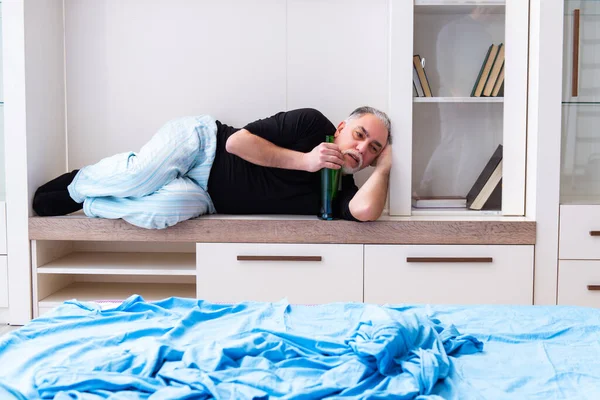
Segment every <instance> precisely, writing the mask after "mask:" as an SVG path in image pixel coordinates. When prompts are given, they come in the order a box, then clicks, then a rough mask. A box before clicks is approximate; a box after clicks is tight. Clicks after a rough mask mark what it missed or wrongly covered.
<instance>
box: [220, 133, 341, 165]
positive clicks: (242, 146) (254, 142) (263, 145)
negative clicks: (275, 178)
mask: <svg viewBox="0 0 600 400" xmlns="http://www.w3.org/2000/svg"><path fill="white" fill-rule="evenodd" d="M225 149H226V150H227V152H229V153H231V154H235V155H236V156H238V157H240V158H242V159H244V160H246V161H248V162H251V163H253V164H256V165H260V166H263V167H271V168H284V169H295V170H300V171H307V172H316V171H318V170H320V169H322V168H335V169H339V168H341V166H342V165H343V163H344V158H343V156H342V153H341V152H340V150H339V148H338V146H337V145H336V144H334V143H321V144H319V145H318V146H317V147H315V148H314V149H312V150H311V151H310V152H309V153H302V152H300V151H294V150H290V149H286V148H283V147H279V146H277V145H275V144H273V143H271V142H269V141H268V140H266V139H263V138H262V137H260V136H257V135H254V134H252V132H250V131H247V130H246V129H241V130H239V131H237V132H236V133H234V134H233V135H231V136H230V137H229V139H227V143H226V144H225Z"/></svg>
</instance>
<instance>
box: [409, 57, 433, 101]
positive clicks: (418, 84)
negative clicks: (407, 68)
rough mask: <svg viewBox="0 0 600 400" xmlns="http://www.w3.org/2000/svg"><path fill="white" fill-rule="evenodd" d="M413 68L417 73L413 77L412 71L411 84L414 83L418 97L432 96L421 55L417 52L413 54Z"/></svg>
mask: <svg viewBox="0 0 600 400" xmlns="http://www.w3.org/2000/svg"><path fill="white" fill-rule="evenodd" d="M413 70H414V71H415V72H416V75H417V76H416V79H415V74H414V72H413V85H415V88H416V90H417V94H418V95H419V97H432V94H431V88H430V87H429V80H428V79H427V74H426V73H425V68H424V67H423V64H422V61H421V56H420V55H418V54H415V55H414V56H413ZM421 92H422V95H421Z"/></svg>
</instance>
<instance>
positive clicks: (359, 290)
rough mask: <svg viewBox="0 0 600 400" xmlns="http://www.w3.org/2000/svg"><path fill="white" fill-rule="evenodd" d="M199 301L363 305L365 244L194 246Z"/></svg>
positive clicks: (225, 244)
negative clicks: (348, 303)
mask: <svg viewBox="0 0 600 400" xmlns="http://www.w3.org/2000/svg"><path fill="white" fill-rule="evenodd" d="M196 248H197V251H196V254H197V259H198V278H197V279H198V281H197V287H198V298H202V299H206V300H209V301H217V302H238V301H245V300H254V301H279V300H281V299H283V298H287V299H288V301H289V302H290V303H300V304H318V303H328V302H336V301H344V302H346V301H356V302H360V301H362V295H363V245H360V244H356V245H354V244H352V245H340V244H252V243H198V245H197V247H196Z"/></svg>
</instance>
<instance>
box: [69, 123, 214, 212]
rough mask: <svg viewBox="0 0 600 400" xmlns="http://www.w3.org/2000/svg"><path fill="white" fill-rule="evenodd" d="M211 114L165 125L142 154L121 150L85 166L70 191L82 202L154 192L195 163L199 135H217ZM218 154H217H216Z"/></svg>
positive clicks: (70, 186) (198, 146) (141, 151)
mask: <svg viewBox="0 0 600 400" xmlns="http://www.w3.org/2000/svg"><path fill="white" fill-rule="evenodd" d="M216 130H217V127H216V123H215V121H214V119H212V118H211V117H209V116H201V117H185V118H180V119H177V120H173V121H170V122H168V123H167V124H165V125H164V126H163V127H162V128H161V129H160V130H159V131H158V132H157V133H156V134H155V135H154V136H153V137H152V139H150V141H149V142H148V143H147V144H146V145H144V146H143V147H142V148H141V150H140V152H139V153H137V154H136V153H133V152H129V153H121V154H117V155H115V156H112V157H108V158H105V159H103V160H101V161H100V162H98V163H96V164H94V165H90V166H87V167H84V168H82V169H81V170H80V171H79V173H78V174H77V175H76V176H75V179H74V180H73V182H72V183H71V184H70V185H69V187H68V190H69V193H70V195H71V197H72V198H73V200H75V201H76V202H78V203H81V202H83V201H84V200H85V199H86V198H88V197H90V198H97V197H104V196H111V197H136V198H141V197H143V196H146V195H149V194H151V193H154V192H155V191H157V190H159V189H160V188H162V187H163V186H165V185H166V184H168V183H169V182H171V181H172V180H173V179H175V178H177V177H179V176H183V175H185V174H186V173H187V172H188V170H189V169H190V168H192V167H193V166H194V163H195V161H196V157H197V153H198V152H199V151H201V143H200V139H199V136H213V137H214V136H215V135H216ZM213 157H214V155H213Z"/></svg>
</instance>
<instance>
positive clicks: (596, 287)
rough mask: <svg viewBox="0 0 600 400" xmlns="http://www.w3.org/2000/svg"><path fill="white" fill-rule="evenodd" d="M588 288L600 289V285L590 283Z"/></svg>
mask: <svg viewBox="0 0 600 400" xmlns="http://www.w3.org/2000/svg"><path fill="white" fill-rule="evenodd" d="M588 290H600V285H588Z"/></svg>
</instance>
